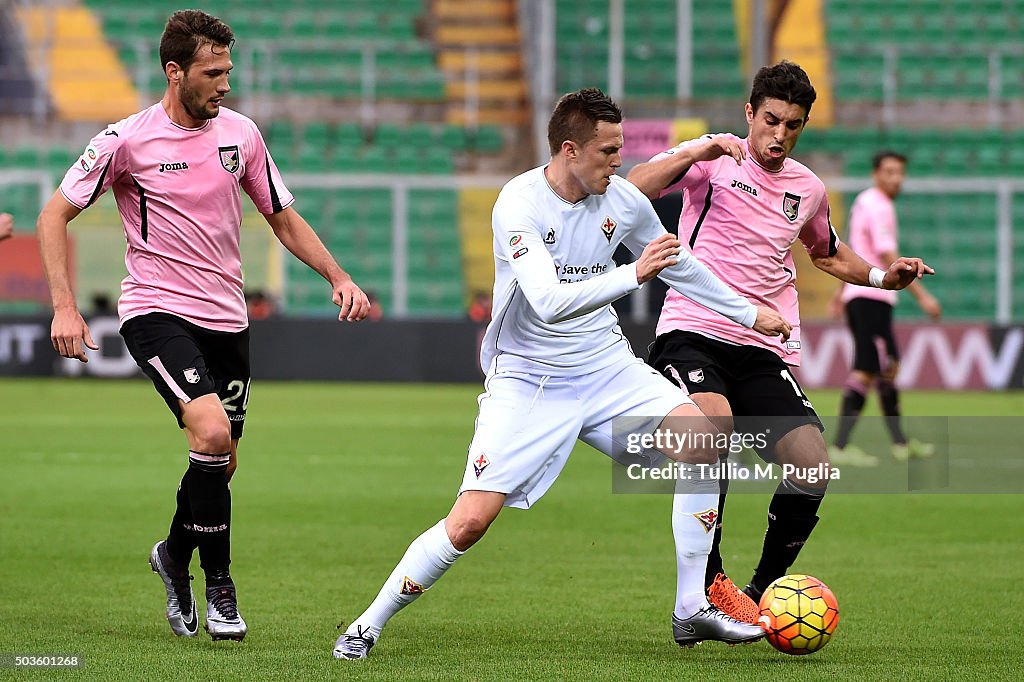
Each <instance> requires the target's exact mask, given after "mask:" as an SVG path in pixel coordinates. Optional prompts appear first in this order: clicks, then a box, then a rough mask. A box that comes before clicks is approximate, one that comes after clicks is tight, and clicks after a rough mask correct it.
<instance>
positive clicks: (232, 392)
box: [121, 313, 249, 438]
mask: <svg viewBox="0 0 1024 682" xmlns="http://www.w3.org/2000/svg"><path fill="white" fill-rule="evenodd" d="M121 336H122V337H124V341H125V345H127V347H128V352H130V353H131V354H132V357H133V358H135V362H136V363H137V364H138V365H139V367H140V368H142V371H143V372H144V373H145V374H146V376H148V377H149V378H150V379H151V380H152V381H153V385H154V386H155V387H156V390H157V392H158V393H159V394H160V395H161V396H162V397H163V399H164V401H166V402H167V406H168V407H169V408H171V412H173V413H174V416H175V417H177V419H178V426H179V427H180V428H185V425H184V423H183V422H182V421H181V402H186V403H187V402H189V401H191V400H194V399H196V398H198V397H200V396H204V395H207V394H210V393H216V394H217V395H218V396H219V397H220V400H221V404H222V405H224V411H225V412H227V415H228V420H229V421H230V422H231V437H232V438H241V436H242V429H243V427H244V426H245V410H246V407H247V405H248V402H249V330H248V329H244V330H242V331H240V332H220V331H213V330H210V329H204V328H203V327H199V326H197V325H194V324H192V323H191V322H188V321H186V320H183V319H182V318H180V317H177V316H176V315H170V314H167V313H148V314H146V315H140V316H138V317H133V318H131V319H130V320H127V321H126V322H125V323H124V324H123V325H121ZM179 401H181V402H179Z"/></svg>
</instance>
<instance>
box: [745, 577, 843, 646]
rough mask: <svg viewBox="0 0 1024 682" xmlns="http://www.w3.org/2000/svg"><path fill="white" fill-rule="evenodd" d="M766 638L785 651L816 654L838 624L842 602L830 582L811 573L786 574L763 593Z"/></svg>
mask: <svg viewBox="0 0 1024 682" xmlns="http://www.w3.org/2000/svg"><path fill="white" fill-rule="evenodd" d="M760 607H761V617H760V618H759V619H758V623H760V625H761V627H762V628H764V630H765V633H766V634H765V639H767V640H768V642H769V643H770V644H771V645H772V646H773V647H775V648H776V649H778V650H779V651H781V652H782V653H784V654H791V655H793V656H803V655H805V654H813V653H814V652H815V651H817V650H818V649H820V648H822V647H823V646H825V645H826V644H828V641H829V640H830V639H831V638H832V633H834V632H835V631H836V626H838V625H839V604H838V603H837V602H836V596H835V595H834V594H832V590H830V589H828V586H827V585H826V584H825V583H823V582H821V581H820V580H818V579H817V578H814V577H812V576H809V575H800V574H793V575H784V576H782V577H781V578H779V579H778V580H776V581H775V582H773V583H772V584H771V585H769V586H768V589H767V590H765V591H764V594H763V595H761V603H760Z"/></svg>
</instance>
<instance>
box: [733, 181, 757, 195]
mask: <svg viewBox="0 0 1024 682" xmlns="http://www.w3.org/2000/svg"><path fill="white" fill-rule="evenodd" d="M732 186H733V187H736V188H737V189H741V190H743V191H744V192H746V193H747V194H753V195H754V196H755V197H756V196H757V188H756V187H751V186H750V185H748V184H747V183H745V182H740V181H739V180H733V181H732Z"/></svg>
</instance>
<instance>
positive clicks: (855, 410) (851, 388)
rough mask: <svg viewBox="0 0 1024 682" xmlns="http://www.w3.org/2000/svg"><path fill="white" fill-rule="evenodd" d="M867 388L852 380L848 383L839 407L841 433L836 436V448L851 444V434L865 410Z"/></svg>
mask: <svg viewBox="0 0 1024 682" xmlns="http://www.w3.org/2000/svg"><path fill="white" fill-rule="evenodd" d="M866 392H867V387H866V386H864V385H863V384H861V383H859V382H856V381H853V380H850V381H847V382H846V388H845V390H844V391H843V400H842V402H841V403H840V405H839V432H838V433H837V434H836V447H837V448H845V447H846V444H847V443H849V442H850V432H851V431H853V427H854V426H856V424H857V419H858V418H859V417H860V413H861V410H863V409H864V402H865V400H866V396H865V393H866Z"/></svg>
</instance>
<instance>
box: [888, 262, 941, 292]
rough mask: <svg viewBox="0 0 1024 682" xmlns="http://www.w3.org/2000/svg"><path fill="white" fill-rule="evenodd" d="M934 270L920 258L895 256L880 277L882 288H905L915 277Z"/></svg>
mask: <svg viewBox="0 0 1024 682" xmlns="http://www.w3.org/2000/svg"><path fill="white" fill-rule="evenodd" d="M934 274H935V270H933V269H932V268H930V267H928V266H927V265H925V263H924V261H923V260H921V259H920V258H897V259H896V260H894V261H893V262H892V265H890V266H889V269H888V270H886V272H885V277H883V278H882V288H883V289H906V288H907V287H908V286H910V283H911V282H913V281H914V280H915V279H919V278H921V277H924V276H925V275H934Z"/></svg>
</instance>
